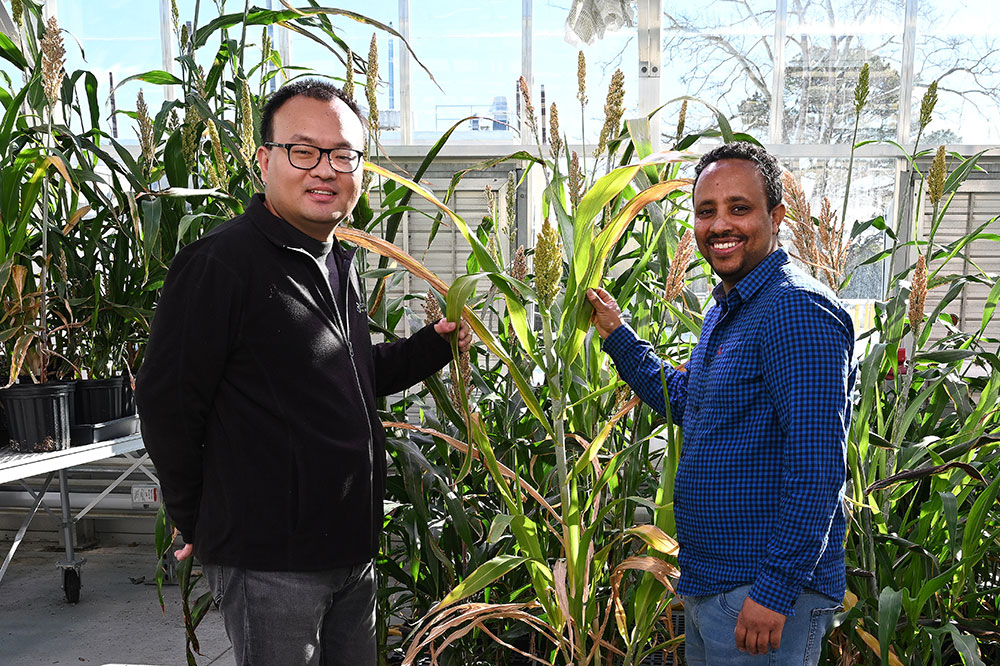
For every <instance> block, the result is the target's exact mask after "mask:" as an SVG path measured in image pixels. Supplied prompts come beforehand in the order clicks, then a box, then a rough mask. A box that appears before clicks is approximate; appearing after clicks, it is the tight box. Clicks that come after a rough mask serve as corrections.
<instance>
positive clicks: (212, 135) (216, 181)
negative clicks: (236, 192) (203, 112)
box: [205, 119, 226, 189]
mask: <svg viewBox="0 0 1000 666" xmlns="http://www.w3.org/2000/svg"><path fill="white" fill-rule="evenodd" d="M205 127H206V128H207V129H208V140H209V141H210V142H211V144H212V155H213V157H214V158H215V160H214V164H212V165H210V166H209V169H208V177H209V180H211V181H212V186H213V187H215V188H216V189H222V187H223V184H224V183H223V176H222V174H224V173H225V169H226V162H225V160H224V158H223V155H222V140H221V139H220V138H219V129H218V128H217V127H216V126H215V123H214V122H212V120H211V119H209V120H208V122H206V123H205Z"/></svg>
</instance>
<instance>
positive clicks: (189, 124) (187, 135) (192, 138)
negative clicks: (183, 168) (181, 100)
mask: <svg viewBox="0 0 1000 666" xmlns="http://www.w3.org/2000/svg"><path fill="white" fill-rule="evenodd" d="M199 122H201V118H200V116H199V114H198V110H197V109H195V108H194V104H186V105H185V106H184V127H183V129H181V146H182V147H183V149H184V162H185V163H186V164H187V167H188V169H189V170H190V171H194V170H195V169H196V168H197V166H198V123H199Z"/></svg>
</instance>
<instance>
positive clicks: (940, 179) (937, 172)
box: [927, 146, 948, 204]
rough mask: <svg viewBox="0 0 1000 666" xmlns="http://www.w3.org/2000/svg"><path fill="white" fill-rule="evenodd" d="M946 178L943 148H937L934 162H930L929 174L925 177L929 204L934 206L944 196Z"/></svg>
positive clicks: (946, 166) (946, 171)
mask: <svg viewBox="0 0 1000 666" xmlns="http://www.w3.org/2000/svg"><path fill="white" fill-rule="evenodd" d="M947 178H948V165H947V164H946V163H945V151H944V146H938V149H937V154H935V155H934V161H933V162H931V173H930V175H929V176H928V177H927V198H928V199H930V200H931V204H936V203H937V202H938V201H940V200H941V196H942V195H943V194H944V183H945V180H946V179H947Z"/></svg>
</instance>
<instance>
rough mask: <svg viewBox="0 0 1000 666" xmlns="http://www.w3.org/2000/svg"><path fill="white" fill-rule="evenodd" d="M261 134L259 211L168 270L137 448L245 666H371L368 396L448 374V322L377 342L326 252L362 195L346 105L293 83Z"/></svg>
mask: <svg viewBox="0 0 1000 666" xmlns="http://www.w3.org/2000/svg"><path fill="white" fill-rule="evenodd" d="M261 135H262V138H263V141H264V144H263V145H262V146H261V147H260V148H258V150H257V161H258V163H259V165H260V168H261V173H262V175H263V180H264V183H265V188H264V195H263V196H261V195H256V196H255V197H254V198H253V200H252V201H251V203H250V205H249V206H248V207H247V209H246V212H245V213H244V214H243V215H240V216H239V217H236V218H235V219H232V220H230V221H229V222H226V223H225V224H223V225H221V226H220V227H218V228H217V229H215V230H213V231H212V232H211V233H209V234H207V235H206V236H205V237H204V238H202V239H200V240H198V241H196V242H194V243H192V244H190V245H188V246H187V247H185V248H184V249H182V250H181V251H180V252H179V253H178V254H177V257H176V258H175V260H174V262H173V264H172V266H171V268H170V272H169V274H168V276H167V280H166V283H165V285H164V288H163V292H162V294H161V297H160V301H159V305H158V307H157V310H156V316H155V318H154V320H153V326H152V331H151V333H150V340H149V345H148V348H147V351H146V358H145V362H144V364H143V367H142V369H141V371H140V373H139V378H138V382H137V389H136V399H137V401H138V405H139V411H140V414H141V416H142V434H143V439H144V441H145V443H146V448H147V450H148V451H149V453H150V455H151V456H152V458H153V462H154V463H155V464H156V468H157V470H158V472H159V475H160V483H161V485H162V488H163V496H164V500H165V502H166V506H167V511H168V512H169V514H170V517H171V518H172V519H173V521H174V524H175V525H176V526H177V528H178V529H179V530H180V532H181V535H182V536H183V538H184V541H185V543H186V544H187V545H186V546H184V547H183V548H182V549H181V550H180V551H178V552H177V554H176V555H177V558H178V559H184V558H186V557H189V556H190V555H191V554H192V553H196V554H197V555H198V557H199V559H200V560H201V561H202V563H203V565H204V570H205V574H206V577H207V578H208V580H209V583H210V585H211V587H212V591H213V593H214V595H215V598H216V601H217V602H218V603H219V605H220V608H221V609H222V615H223V618H224V620H225V624H226V631H227V633H228V634H229V637H230V640H231V641H232V643H233V647H234V652H235V657H236V662H237V664H239V665H240V666H245V665H248V664H251V663H252V664H253V666H270V665H286V664H287V665H290V666H292V665H296V666H297V665H299V664H323V665H324V666H330V665H331V664H351V665H352V666H358V665H364V664H374V663H375V658H376V656H375V581H374V568H373V557H374V555H375V553H376V551H377V547H378V546H377V544H378V535H379V531H380V529H381V526H382V499H383V494H384V490H385V475H386V465H385V433H384V431H383V429H382V425H381V423H380V421H379V418H378V415H377V414H376V411H375V399H376V397H377V396H382V395H388V394H391V393H394V392H397V391H400V390H403V389H405V388H407V387H409V386H411V385H413V384H415V383H417V382H419V381H421V380H422V379H424V378H425V377H427V376H428V375H430V374H431V373H433V372H435V371H437V370H438V369H440V368H441V367H443V366H444V365H446V364H447V363H448V361H449V360H450V358H451V350H450V346H449V344H448V342H447V339H448V337H449V336H450V335H451V334H452V333H453V331H454V330H455V324H453V323H450V322H447V321H445V320H441V321H439V322H437V323H436V324H433V325H430V326H427V327H425V328H423V329H421V330H420V331H417V332H416V333H415V334H414V335H412V336H411V337H410V338H408V339H404V340H400V341H398V342H394V343H387V344H377V345H373V344H372V341H371V337H370V334H369V331H368V320H367V312H366V309H365V304H364V302H363V301H362V300H361V295H360V284H359V280H358V274H357V272H356V271H355V270H354V268H353V267H352V264H351V259H352V256H353V252H348V251H346V250H344V249H343V248H342V247H341V246H340V244H339V243H338V242H337V241H336V240H335V238H334V236H333V232H334V229H335V228H336V226H337V224H339V223H340V222H342V221H344V220H345V219H346V218H347V217H348V216H349V215H350V214H351V211H352V210H353V209H354V206H355V204H357V201H358V198H359V196H360V193H361V173H362V169H361V168H360V164H361V155H362V152H361V151H362V148H363V147H364V143H365V140H366V133H365V128H364V122H363V120H362V118H361V114H360V112H359V110H358V107H357V106H356V105H355V104H354V102H353V101H351V100H350V99H349V98H347V97H346V96H345V95H344V94H343V93H342V92H341V91H340V90H339V89H338V88H336V87H334V86H332V85H330V84H328V83H325V82H321V81H313V80H300V81H297V82H294V83H292V84H289V85H286V86H284V87H283V88H281V89H280V90H279V91H278V92H276V93H275V94H274V95H273V96H272V97H271V99H270V100H269V101H268V103H267V104H266V105H265V107H264V111H263V114H262V119H261ZM458 335H459V346H460V348H461V349H463V350H465V349H468V347H469V342H470V336H469V332H468V329H467V327H465V325H464V324H463V325H462V327H461V329H460V330H459V332H458Z"/></svg>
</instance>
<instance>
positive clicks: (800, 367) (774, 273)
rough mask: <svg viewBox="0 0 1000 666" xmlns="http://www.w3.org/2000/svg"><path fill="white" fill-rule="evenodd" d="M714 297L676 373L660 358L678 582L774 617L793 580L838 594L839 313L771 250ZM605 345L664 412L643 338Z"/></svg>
mask: <svg viewBox="0 0 1000 666" xmlns="http://www.w3.org/2000/svg"><path fill="white" fill-rule="evenodd" d="M713 295H714V297H715V300H716V304H715V305H714V306H713V307H712V308H711V309H709V311H708V312H707V313H706V315H705V322H704V324H703V326H702V331H701V337H700V339H699V341H698V344H697V346H696V347H695V349H694V353H693V354H692V356H691V360H690V361H689V362H688V363H687V368H686V371H685V370H675V369H672V368H670V367H669V366H667V367H663V371H664V376H665V378H666V384H667V387H666V388H667V392H668V395H669V400H670V411H671V414H672V416H673V418H674V420H675V422H677V423H679V424H680V425H681V426H682V427H683V431H684V443H683V446H682V450H681V457H680V461H679V466H678V471H677V478H676V485H675V493H674V510H675V516H676V522H677V536H678V541H679V542H680V545H681V550H680V556H679V559H680V569H681V579H680V585H679V590H678V591H679V592H680V593H681V594H682V595H691V596H698V595H705V594H718V593H720V592H725V591H728V590H731V589H733V588H735V587H739V586H741V585H751V590H750V596H751V597H752V598H753V599H754V600H755V601H757V602H758V603H760V604H762V605H764V606H767V607H768V608H770V609H772V610H775V611H777V612H779V613H782V614H784V615H791V614H792V606H793V605H794V604H795V601H796V599H797V598H798V596H799V594H800V592H801V591H802V589H803V588H806V587H808V588H810V589H813V590H816V591H817V592H821V593H823V594H826V595H828V596H830V597H832V598H833V599H836V600H839V599H842V598H843V596H844V589H845V578H844V573H845V572H844V547H843V543H844V534H845V529H846V522H845V514H844V507H843V488H844V482H845V479H846V473H847V465H846V440H847V430H848V425H849V423H850V419H851V406H850V399H849V396H850V393H851V391H852V389H853V386H854V379H855V368H854V366H853V363H852V355H853V349H854V327H853V323H852V321H851V318H850V316H849V315H848V314H847V313H846V312H845V311H844V310H843V308H841V307H840V305H839V304H838V303H837V300H836V298H835V297H834V296H833V294H832V293H831V292H830V291H829V290H827V289H826V288H825V287H823V286H822V285H820V284H819V283H818V282H816V281H815V280H813V279H812V278H810V277H808V276H806V275H804V274H803V273H802V272H800V271H799V270H798V269H796V268H795V267H793V266H792V265H791V264H790V263H789V260H788V255H787V254H785V252H784V251H783V250H777V251H775V252H773V253H771V254H770V255H768V256H767V257H766V258H765V259H764V260H763V261H762V262H761V263H760V264H758V265H757V267H756V268H754V270H753V271H751V272H750V273H749V274H748V275H747V276H746V277H744V278H743V279H742V280H741V281H740V282H739V283H738V284H736V285H735V286H734V287H733V288H732V289H731V290H730V291H729V293H728V294H726V293H725V292H724V290H723V289H722V285H719V286H718V287H716V289H715V291H714V292H713ZM604 349H605V351H607V353H608V354H609V355H610V356H611V357H612V359H614V361H615V365H616V366H617V368H618V372H619V373H620V374H621V376H622V378H623V379H624V380H625V381H626V382H628V383H629V385H631V386H632V387H633V389H635V391H636V393H638V395H639V396H640V397H641V398H642V399H643V400H644V401H645V402H646V403H647V404H649V405H650V406H652V407H653V409H655V410H656V411H658V412H660V413H661V414H662V413H665V411H666V410H665V405H664V394H663V385H662V383H661V375H660V369H661V367H662V366H663V363H662V361H661V360H660V359H659V358H657V357H656V355H655V354H654V352H653V349H652V347H651V346H650V345H649V343H647V342H645V341H642V340H639V339H638V338H637V337H636V335H635V333H634V332H633V331H632V330H631V329H630V328H629V327H628V326H621V327H620V328H618V329H616V330H615V331H614V332H613V333H612V334H611V335H609V336H608V338H607V339H606V340H605V341H604Z"/></svg>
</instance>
